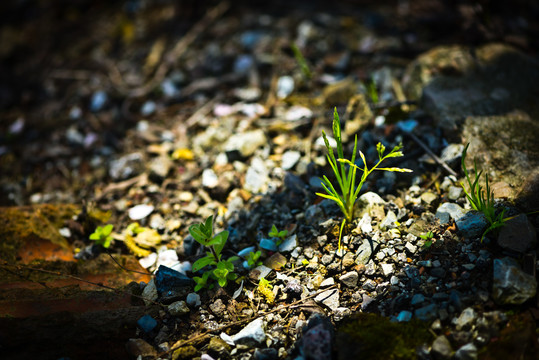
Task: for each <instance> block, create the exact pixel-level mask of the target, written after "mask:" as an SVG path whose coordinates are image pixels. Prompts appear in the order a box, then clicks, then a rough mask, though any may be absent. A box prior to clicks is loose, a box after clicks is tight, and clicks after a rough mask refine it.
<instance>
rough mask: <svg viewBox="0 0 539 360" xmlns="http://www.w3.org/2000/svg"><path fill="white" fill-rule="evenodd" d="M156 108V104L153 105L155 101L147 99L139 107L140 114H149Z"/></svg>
mask: <svg viewBox="0 0 539 360" xmlns="http://www.w3.org/2000/svg"><path fill="white" fill-rule="evenodd" d="M156 109H157V106H156V105H155V101H152V100H148V101H146V102H145V103H144V104H143V105H142V107H141V108H140V114H141V115H142V116H150V115H152V114H153V113H154V112H155V110H156Z"/></svg>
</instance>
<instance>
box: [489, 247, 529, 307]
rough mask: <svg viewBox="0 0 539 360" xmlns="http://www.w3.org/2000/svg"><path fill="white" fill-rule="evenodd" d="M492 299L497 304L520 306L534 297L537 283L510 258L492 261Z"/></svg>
mask: <svg viewBox="0 0 539 360" xmlns="http://www.w3.org/2000/svg"><path fill="white" fill-rule="evenodd" d="M493 266H494V271H493V283H492V297H493V299H494V301H496V302H497V303H499V304H514V305H520V304H522V303H524V302H525V301H526V300H528V299H530V298H532V297H534V296H535V293H536V291H537V281H536V280H535V278H534V277H533V276H531V275H528V274H526V273H525V272H523V271H522V270H521V269H520V266H519V265H518V263H517V261H516V260H515V259H513V258H510V257H504V258H503V259H495V260H494V265H493Z"/></svg>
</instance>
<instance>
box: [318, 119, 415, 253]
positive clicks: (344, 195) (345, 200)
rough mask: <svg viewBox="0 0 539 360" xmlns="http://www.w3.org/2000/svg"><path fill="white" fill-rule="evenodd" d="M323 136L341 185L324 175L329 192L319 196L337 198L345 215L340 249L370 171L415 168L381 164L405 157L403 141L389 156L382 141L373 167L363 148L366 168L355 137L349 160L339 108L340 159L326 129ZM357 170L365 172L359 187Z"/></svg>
mask: <svg viewBox="0 0 539 360" xmlns="http://www.w3.org/2000/svg"><path fill="white" fill-rule="evenodd" d="M322 136H323V137H324V143H325V144H326V148H327V150H328V155H327V158H328V161H329V164H330V165H331V169H332V170H333V173H334V174H335V178H336V179H337V185H338V189H339V190H340V191H339V190H337V189H335V188H336V186H337V185H335V186H334V185H333V184H332V183H331V182H330V181H329V179H328V178H327V176H325V175H324V176H323V178H322V186H323V187H324V190H325V191H326V193H327V194H322V193H316V195H318V196H321V197H324V198H326V199H330V200H333V201H335V202H336V203H337V205H339V208H340V209H341V211H342V213H343V215H344V219H343V222H342V224H341V231H340V234H339V249H341V235H342V230H343V228H344V225H345V223H346V222H351V221H352V217H353V214H354V205H355V203H356V200H357V198H358V195H359V192H360V191H361V187H362V186H363V183H365V180H367V176H369V175H370V173H372V172H373V171H374V170H382V171H391V172H395V171H396V172H412V170H410V169H405V168H398V167H391V168H380V167H378V166H379V165H380V164H381V163H382V161H384V160H386V159H389V158H394V157H401V156H403V154H402V152H401V151H400V150H401V149H402V144H399V145H397V146H395V147H394V148H393V150H391V151H390V152H389V153H388V154H387V155H384V153H385V151H386V147H385V146H384V145H383V144H382V143H378V144H377V145H376V150H377V152H378V162H377V163H376V164H375V165H374V166H373V167H371V168H370V169H369V167H368V166H367V160H366V159H365V155H364V154H363V153H362V152H361V151H359V156H360V157H361V160H362V161H363V165H364V167H363V168H360V167H358V166H357V165H356V164H355V161H356V151H357V135H356V137H355V140H354V150H353V153H352V159H351V160H348V159H345V158H344V152H343V145H342V140H341V124H340V119H339V114H338V113H337V108H335V111H334V113H333V137H334V138H335V141H336V142H337V156H338V158H337V159H335V155H334V153H333V149H332V147H331V146H330V145H329V141H328V139H327V136H326V133H325V132H324V131H322ZM337 163H339V164H337ZM357 170H360V171H362V175H361V180H360V181H359V185H357V186H356V172H357Z"/></svg>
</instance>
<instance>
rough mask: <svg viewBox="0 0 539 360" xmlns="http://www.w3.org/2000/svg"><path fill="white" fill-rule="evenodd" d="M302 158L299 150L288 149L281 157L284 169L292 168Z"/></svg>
mask: <svg viewBox="0 0 539 360" xmlns="http://www.w3.org/2000/svg"><path fill="white" fill-rule="evenodd" d="M300 158H301V153H300V152H299V151H294V150H289V151H286V152H285V153H284V154H283V156H282V158H281V167H282V168H283V169H284V170H291V169H292V168H293V167H294V166H295V165H296V164H297V163H298V161H299V159H300Z"/></svg>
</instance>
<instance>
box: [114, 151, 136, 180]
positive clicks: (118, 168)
mask: <svg viewBox="0 0 539 360" xmlns="http://www.w3.org/2000/svg"><path fill="white" fill-rule="evenodd" d="M143 170H144V157H143V155H142V153H139V152H135V153H131V154H128V155H124V156H122V157H120V158H118V159H116V160H112V161H111V162H110V165H109V175H110V177H111V178H112V179H114V180H125V179H129V178H130V177H133V176H136V175H139V174H140V173H141V172H142V171H143Z"/></svg>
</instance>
